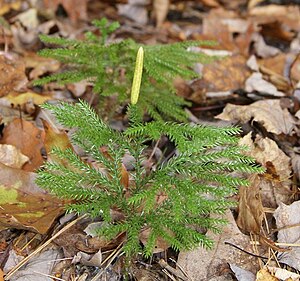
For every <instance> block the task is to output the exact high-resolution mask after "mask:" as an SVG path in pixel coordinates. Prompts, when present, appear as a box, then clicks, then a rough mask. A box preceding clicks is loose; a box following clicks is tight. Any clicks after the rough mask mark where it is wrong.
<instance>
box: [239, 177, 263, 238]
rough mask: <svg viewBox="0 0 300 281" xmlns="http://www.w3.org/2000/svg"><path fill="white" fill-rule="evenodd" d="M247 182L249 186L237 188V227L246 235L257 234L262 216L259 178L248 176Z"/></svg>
mask: <svg viewBox="0 0 300 281" xmlns="http://www.w3.org/2000/svg"><path fill="white" fill-rule="evenodd" d="M249 182H250V184H249V186H241V187H240V188H239V206H238V217H237V225H238V227H239V228H240V229H241V230H242V231H243V232H245V233H247V234H248V233H253V234H259V233H260V229H261V225H262V220H263V214H264V212H263V206H262V202H261V197H260V182H261V180H260V176H259V175H252V176H250V178H249Z"/></svg>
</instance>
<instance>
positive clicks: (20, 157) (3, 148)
mask: <svg viewBox="0 0 300 281" xmlns="http://www.w3.org/2000/svg"><path fill="white" fill-rule="evenodd" d="M28 160H29V158H28V157H27V156H26V155H24V154H22V152H21V151H20V150H19V149H18V148H16V147H15V146H13V145H10V144H0V162H1V163H3V164H5V165H7V166H9V167H12V168H17V169H21V168H22V166H23V165H24V164H25V163H26V162H28Z"/></svg>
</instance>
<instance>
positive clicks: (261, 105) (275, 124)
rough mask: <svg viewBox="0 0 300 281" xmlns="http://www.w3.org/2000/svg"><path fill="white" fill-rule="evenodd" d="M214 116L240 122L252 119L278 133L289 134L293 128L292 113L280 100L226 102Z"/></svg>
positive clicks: (268, 129)
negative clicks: (234, 103) (241, 103)
mask: <svg viewBox="0 0 300 281" xmlns="http://www.w3.org/2000/svg"><path fill="white" fill-rule="evenodd" d="M216 118H219V119H222V120H226V121H235V122H240V123H246V122H249V121H250V120H253V121H256V122H258V123H260V124H261V125H263V126H264V127H265V128H266V130H267V131H268V132H270V133H274V134H278V135H279V134H282V133H283V134H286V135H289V134H291V133H292V131H293V129H294V128H295V121H294V119H293V117H292V115H291V114H290V113H289V112H288V110H287V109H286V108H285V109H282V108H281V107H280V100H260V101H257V102H254V103H252V104H251V105H233V104H227V105H226V107H225V108H224V110H223V112H222V113H221V114H219V115H217V116H216Z"/></svg>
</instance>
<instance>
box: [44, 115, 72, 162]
mask: <svg viewBox="0 0 300 281" xmlns="http://www.w3.org/2000/svg"><path fill="white" fill-rule="evenodd" d="M42 123H43V126H44V129H45V137H44V144H45V149H46V152H47V154H48V155H49V154H50V152H51V151H52V150H53V149H54V148H56V147H57V148H59V149H61V150H66V149H68V148H71V149H73V147H72V145H71V142H70V140H69V137H68V135H67V134H66V132H64V131H61V130H58V129H57V128H54V127H53V126H51V124H50V123H49V122H48V121H46V120H42ZM52 157H53V156H51V159H52V160H53V158H52ZM55 161H59V160H58V159H56V160H55Z"/></svg>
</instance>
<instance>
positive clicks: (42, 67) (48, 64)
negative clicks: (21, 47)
mask: <svg viewBox="0 0 300 281" xmlns="http://www.w3.org/2000/svg"><path fill="white" fill-rule="evenodd" d="M24 63H25V67H26V69H31V71H30V73H29V78H30V79H32V80H33V79H37V78H39V77H40V76H42V75H44V74H45V73H52V72H55V71H57V70H59V68H60V62H59V61H57V60H54V59H50V58H45V57H41V56H38V55H37V54H35V53H26V56H25V57H24Z"/></svg>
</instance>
